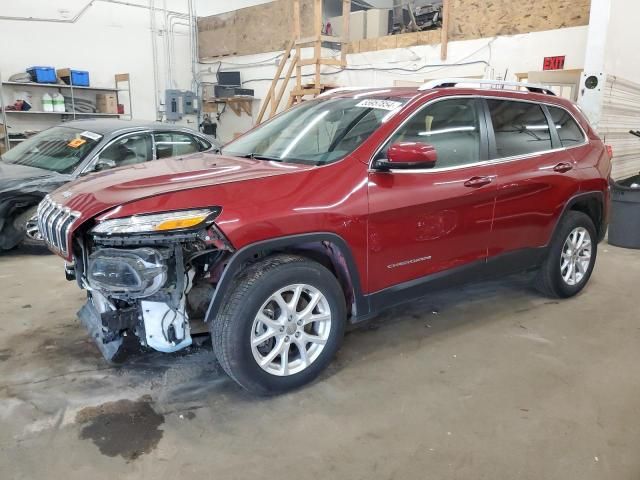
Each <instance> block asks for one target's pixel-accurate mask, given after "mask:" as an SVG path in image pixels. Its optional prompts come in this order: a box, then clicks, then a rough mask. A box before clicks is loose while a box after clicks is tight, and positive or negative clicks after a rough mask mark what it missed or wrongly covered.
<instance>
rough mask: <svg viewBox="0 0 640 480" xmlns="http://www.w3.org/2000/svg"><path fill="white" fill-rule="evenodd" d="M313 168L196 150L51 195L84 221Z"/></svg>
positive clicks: (92, 178) (124, 169)
mask: <svg viewBox="0 0 640 480" xmlns="http://www.w3.org/2000/svg"><path fill="white" fill-rule="evenodd" d="M311 168H313V166H309V165H296V164H290V163H279V162H270V161H264V160H252V159H245V158H237V157H227V156H223V155H217V154H213V153H196V154H193V155H189V156H185V157H175V158H168V159H164V160H155V161H152V162H147V163H141V164H136V165H131V166H128V167H121V168H116V169H113V170H106V171H104V172H100V173H93V174H90V175H87V176H86V177H82V178H80V179H78V180H76V181H75V182H72V183H70V184H68V185H66V186H65V187H64V188H61V189H59V190H57V191H56V192H54V193H53V194H52V195H51V197H52V199H53V200H54V201H55V202H56V203H58V204H62V205H64V206H66V207H69V208H70V209H72V210H75V211H77V212H78V213H80V215H81V218H82V220H83V221H84V220H88V219H90V218H92V217H94V216H96V215H97V214H99V213H101V212H104V211H106V210H108V209H110V208H113V207H116V206H119V205H123V204H126V203H129V202H132V201H134V200H141V199H143V198H147V197H152V196H156V195H161V194H166V193H170V192H176V191H182V190H189V189H193V188H200V187H209V186H214V185H220V184H225V183H231V182H241V181H245V180H251V179H256V178H264V177H271V176H275V175H285V174H288V173H293V172H299V171H302V170H308V169H311Z"/></svg>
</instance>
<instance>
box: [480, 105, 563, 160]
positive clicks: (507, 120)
mask: <svg viewBox="0 0 640 480" xmlns="http://www.w3.org/2000/svg"><path fill="white" fill-rule="evenodd" d="M487 104H488V106H489V113H490V114H491V121H492V123H493V131H494V133H495V139H496V150H497V152H496V153H497V155H496V157H497V158H506V157H515V156H518V155H527V154H530V153H536V152H543V151H545V150H551V148H552V147H551V134H550V131H549V124H548V123H547V117H545V115H544V112H543V111H542V107H540V105H537V104H535V103H526V102H514V101H507V100H489V99H488V100H487Z"/></svg>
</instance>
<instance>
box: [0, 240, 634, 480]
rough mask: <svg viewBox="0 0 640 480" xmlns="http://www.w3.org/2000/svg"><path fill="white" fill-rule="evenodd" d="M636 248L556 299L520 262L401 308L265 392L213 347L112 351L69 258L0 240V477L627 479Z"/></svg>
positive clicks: (607, 253) (630, 475)
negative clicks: (91, 321)
mask: <svg viewBox="0 0 640 480" xmlns="http://www.w3.org/2000/svg"><path fill="white" fill-rule="evenodd" d="M639 259H640V252H634V251H629V250H622V249H617V248H615V247H611V246H609V245H607V244H601V246H600V256H599V260H598V263H597V266H596V271H595V273H594V276H593V278H592V280H591V283H590V285H589V286H588V288H587V289H586V290H585V291H584V292H583V294H581V295H579V296H578V297H577V298H574V299H571V300H567V301H561V302H558V301H552V300H549V299H546V298H542V297H540V296H538V295H537V293H536V292H535V291H532V290H531V289H530V288H529V286H528V283H527V279H526V278H525V277H515V278H509V279H508V280H506V281H501V282H492V283H487V284H484V285H476V286H470V287H467V288H464V289H459V290H457V291H454V292H446V293H440V294H437V295H433V296H432V297H431V298H429V299H425V300H423V301H420V302H416V303H413V304H411V305H408V306H406V307H402V308H397V309H395V310H393V311H391V312H389V313H387V314H386V315H385V316H384V317H383V318H380V319H378V320H377V321H375V322H374V323H372V324H371V325H369V326H368V327H367V328H365V329H362V330H358V331H356V332H353V333H350V334H349V335H347V338H346V340H345V344H344V346H343V348H342V350H341V351H340V353H339V355H338V358H337V359H336V360H335V361H334V363H333V364H332V366H331V368H330V369H329V371H328V372H326V374H325V375H323V377H322V378H321V379H320V380H319V381H317V382H316V383H314V384H313V385H310V386H309V387H307V388H305V389H303V390H301V391H298V392H295V393H291V394H288V395H284V396H281V397H277V398H268V399H264V398H254V397H251V396H250V395H248V394H246V393H244V392H243V391H242V390H240V389H239V388H238V387H237V386H236V385H235V384H234V383H233V382H232V381H230V380H228V379H227V378H226V377H225V376H224V375H223V374H222V373H221V371H220V369H219V367H218V366H217V364H216V362H215V359H214V357H213V354H212V353H211V352H210V350H208V349H207V348H205V347H203V348H194V349H192V350H190V351H189V352H187V353H186V354H182V355H163V354H148V355H134V356H133V357H132V358H130V359H129V361H128V362H127V363H125V364H124V365H123V366H120V367H110V366H108V365H106V364H105V363H104V362H103V360H102V359H101V357H100V356H99V355H98V352H97V350H96V348H95V347H94V345H93V344H92V343H91V341H90V340H88V338H87V337H86V335H85V333H84V331H83V330H82V329H81V328H80V326H79V325H78V323H77V321H76V318H75V312H76V310H77V309H78V308H79V307H80V305H81V303H82V302H83V294H82V293H81V292H80V290H78V288H77V287H76V285H75V284H73V283H68V282H66V281H65V280H64V276H63V272H62V261H61V260H60V259H58V258H56V257H53V256H50V255H41V256H33V255H24V254H20V253H19V252H18V253H10V254H4V255H0V292H1V293H0V295H1V299H2V303H3V305H2V309H1V310H0V422H1V426H0V478H1V479H7V480H8V479H43V478H65V479H76V478H78V479H80V478H81V479H92V480H98V479H109V480H113V479H115V478H117V479H133V478H136V479H140V478H149V479H151V478H153V479H163V478H171V479H175V478H187V477H186V476H187V475H188V474H196V475H198V476H193V477H192V478H218V479H225V480H226V479H232V478H239V479H244V478H251V479H264V478H277V479H288V478H296V479H303V478H321V477H322V478H349V479H359V478H363V479H364V478H366V479H372V478H373V479H377V478H384V479H389V478H399V479H408V478H409V479H411V478H434V479H435V478H437V479H443V478H455V479H467V478H468V479H474V480H479V479H483V478H487V479H491V480H495V479H528V478H530V479H535V480H540V479H545V480H551V479H562V480H566V479H573V478H576V479H580V480H587V479H591V478H593V479H595V478H597V479H602V478H615V479H617V480H620V479H637V478H639V477H640V455H639V453H640V428H638V425H639V424H640V376H639V375H637V368H638V365H639V364H640V348H638V343H639V341H640V322H639V313H640V308H639V307H640V295H639V294H638V290H637V288H638V284H639V283H640V262H639V261H638V260H639ZM634 372H636V373H634Z"/></svg>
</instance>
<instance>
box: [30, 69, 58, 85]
mask: <svg viewBox="0 0 640 480" xmlns="http://www.w3.org/2000/svg"><path fill="white" fill-rule="evenodd" d="M27 73H28V74H29V75H30V76H31V81H32V82H36V83H57V82H58V77H57V76H56V70H55V68H53V67H30V68H27Z"/></svg>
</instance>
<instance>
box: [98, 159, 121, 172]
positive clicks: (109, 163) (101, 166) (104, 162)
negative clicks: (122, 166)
mask: <svg viewBox="0 0 640 480" xmlns="http://www.w3.org/2000/svg"><path fill="white" fill-rule="evenodd" d="M115 166H116V162H115V161H113V160H109V159H108V158H99V159H98V161H97V162H96V164H95V165H94V166H93V171H94V172H101V171H102V170H108V169H110V168H114V167H115Z"/></svg>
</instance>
